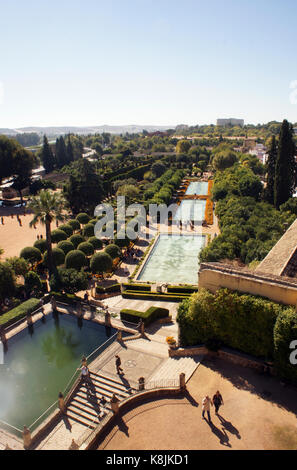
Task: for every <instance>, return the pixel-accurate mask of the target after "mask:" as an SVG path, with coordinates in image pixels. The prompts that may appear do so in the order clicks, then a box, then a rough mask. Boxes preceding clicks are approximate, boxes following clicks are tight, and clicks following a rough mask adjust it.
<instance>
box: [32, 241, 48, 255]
mask: <svg viewBox="0 0 297 470" xmlns="http://www.w3.org/2000/svg"><path fill="white" fill-rule="evenodd" d="M34 248H37V249H38V250H39V251H40V252H41V253H45V252H46V250H47V243H46V240H45V239H44V238H42V239H41V240H36V242H35V243H34Z"/></svg>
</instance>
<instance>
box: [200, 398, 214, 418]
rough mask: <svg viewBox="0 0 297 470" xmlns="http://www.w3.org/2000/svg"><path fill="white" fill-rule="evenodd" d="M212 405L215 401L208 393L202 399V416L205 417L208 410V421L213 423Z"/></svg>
mask: <svg viewBox="0 0 297 470" xmlns="http://www.w3.org/2000/svg"><path fill="white" fill-rule="evenodd" d="M210 405H211V406H213V403H212V401H211V398H210V397H209V396H208V395H206V396H205V397H204V398H203V400H202V418H203V419H205V417H204V415H205V411H206V412H207V416H208V421H209V422H210V423H211V417H210Z"/></svg>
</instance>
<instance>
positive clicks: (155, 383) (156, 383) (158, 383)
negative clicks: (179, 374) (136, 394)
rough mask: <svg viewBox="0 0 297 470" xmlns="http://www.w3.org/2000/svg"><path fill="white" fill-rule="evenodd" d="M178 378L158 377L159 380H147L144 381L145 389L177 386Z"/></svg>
mask: <svg viewBox="0 0 297 470" xmlns="http://www.w3.org/2000/svg"><path fill="white" fill-rule="evenodd" d="M178 387H179V379H160V380H149V381H148V382H145V384H144V389H145V390H153V389H156V388H178Z"/></svg>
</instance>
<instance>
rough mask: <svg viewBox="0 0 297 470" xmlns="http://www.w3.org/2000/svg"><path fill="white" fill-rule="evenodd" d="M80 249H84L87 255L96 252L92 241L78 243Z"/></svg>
mask: <svg viewBox="0 0 297 470" xmlns="http://www.w3.org/2000/svg"><path fill="white" fill-rule="evenodd" d="M77 249H78V250H80V251H82V252H83V253H84V254H85V255H86V256H91V255H93V254H94V247H93V245H92V244H91V243H88V242H83V243H80V244H79V245H78V248H77Z"/></svg>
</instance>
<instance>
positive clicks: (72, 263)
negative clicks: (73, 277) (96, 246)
mask: <svg viewBox="0 0 297 470" xmlns="http://www.w3.org/2000/svg"><path fill="white" fill-rule="evenodd" d="M86 264H87V260H86V256H85V254H84V253H83V252H82V251H80V250H73V251H69V253H68V254H67V256H66V259H65V265H66V268H67V269H69V268H73V269H77V270H78V271H80V270H81V268H83V267H84V266H86Z"/></svg>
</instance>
